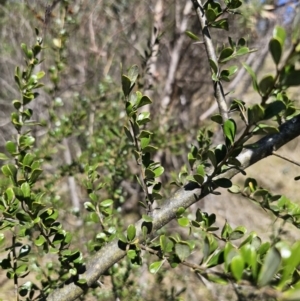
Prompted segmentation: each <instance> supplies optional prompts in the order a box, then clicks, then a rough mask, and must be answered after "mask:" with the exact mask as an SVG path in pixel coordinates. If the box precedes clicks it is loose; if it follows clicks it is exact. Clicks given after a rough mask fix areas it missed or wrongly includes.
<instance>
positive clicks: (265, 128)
mask: <svg viewBox="0 0 300 301" xmlns="http://www.w3.org/2000/svg"><path fill="white" fill-rule="evenodd" d="M252 133H253V134H255V135H262V134H276V133H279V129H278V128H277V127H275V126H270V125H268V124H262V123H260V124H258V125H257V126H256V127H255V128H254V129H253V131H252Z"/></svg>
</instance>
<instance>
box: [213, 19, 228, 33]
mask: <svg viewBox="0 0 300 301" xmlns="http://www.w3.org/2000/svg"><path fill="white" fill-rule="evenodd" d="M210 26H211V27H213V28H219V29H225V30H227V31H228V29H229V25H228V19H227V18H224V19H220V20H218V21H216V22H213V23H211V24H210Z"/></svg>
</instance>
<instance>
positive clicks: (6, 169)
mask: <svg viewBox="0 0 300 301" xmlns="http://www.w3.org/2000/svg"><path fill="white" fill-rule="evenodd" d="M1 170H2V173H3V174H4V175H5V176H6V177H10V178H11V179H12V180H14V181H16V177H17V172H18V170H17V168H16V166H15V165H14V164H6V165H3V166H2V167H1Z"/></svg>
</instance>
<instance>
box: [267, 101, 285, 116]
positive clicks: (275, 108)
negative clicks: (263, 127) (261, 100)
mask: <svg viewBox="0 0 300 301" xmlns="http://www.w3.org/2000/svg"><path fill="white" fill-rule="evenodd" d="M285 108H286V106H285V104H284V102H283V101H281V100H275V101H273V102H271V103H270V104H268V106H267V108H266V109H265V114H264V119H271V118H273V117H275V116H276V115H278V114H279V113H281V112H282V111H283V110H285Z"/></svg>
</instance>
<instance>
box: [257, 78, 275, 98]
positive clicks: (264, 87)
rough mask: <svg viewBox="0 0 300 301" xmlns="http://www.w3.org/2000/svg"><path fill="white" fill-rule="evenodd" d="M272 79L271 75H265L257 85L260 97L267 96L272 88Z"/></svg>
mask: <svg viewBox="0 0 300 301" xmlns="http://www.w3.org/2000/svg"><path fill="white" fill-rule="evenodd" d="M274 84H275V81H274V78H273V76H272V75H266V76H265V77H263V78H262V80H261V81H260V83H259V85H258V86H259V91H260V92H261V94H262V95H268V94H270V92H271V91H272V90H273V88H274Z"/></svg>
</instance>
